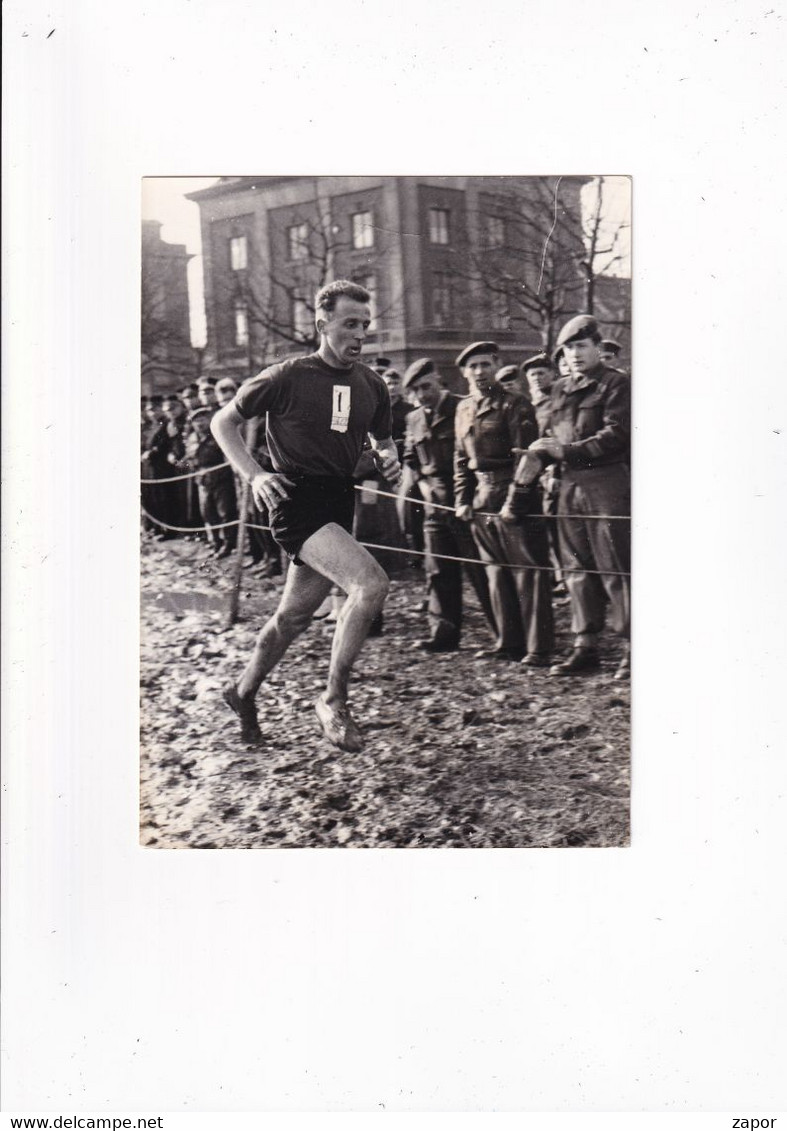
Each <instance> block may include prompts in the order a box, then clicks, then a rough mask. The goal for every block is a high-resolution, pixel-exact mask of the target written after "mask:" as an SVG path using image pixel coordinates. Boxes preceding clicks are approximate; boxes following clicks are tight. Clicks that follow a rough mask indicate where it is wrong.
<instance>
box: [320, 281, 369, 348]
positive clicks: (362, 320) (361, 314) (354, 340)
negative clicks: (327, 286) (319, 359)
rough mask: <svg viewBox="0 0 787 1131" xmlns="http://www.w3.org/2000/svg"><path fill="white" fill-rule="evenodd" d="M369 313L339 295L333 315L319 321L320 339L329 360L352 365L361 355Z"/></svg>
mask: <svg viewBox="0 0 787 1131" xmlns="http://www.w3.org/2000/svg"><path fill="white" fill-rule="evenodd" d="M370 321H371V312H370V310H369V307H368V305H367V304H366V303H365V302H356V301H355V299H352V298H348V297H347V295H340V296H339V299H338V300H337V303H336V306H335V307H334V310H333V314H329V315H328V316H327V317H323V318H321V319H320V321H319V330H320V337H321V339H322V344H323V346H324V347H325V349H326V352H327V353H328V355H329V357H332V358H333V359H335V361H336V362H337V363H339V364H341V365H352V363H353V362H354V361H357V360H358V359H359V357H360V356H361V348H362V346H363V343H364V342H365V341H366V331H367V330H368V329H369V323H370Z"/></svg>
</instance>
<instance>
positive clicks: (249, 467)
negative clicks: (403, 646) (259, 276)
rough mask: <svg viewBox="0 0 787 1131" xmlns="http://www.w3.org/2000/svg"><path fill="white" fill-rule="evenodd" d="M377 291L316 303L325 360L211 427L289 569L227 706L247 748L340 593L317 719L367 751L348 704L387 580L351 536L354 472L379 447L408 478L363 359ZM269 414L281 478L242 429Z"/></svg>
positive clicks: (381, 395)
mask: <svg viewBox="0 0 787 1131" xmlns="http://www.w3.org/2000/svg"><path fill="white" fill-rule="evenodd" d="M369 299H370V296H369V292H368V291H366V290H365V289H364V288H363V287H360V286H358V285H357V284H356V283H351V282H349V281H348V280H346V279H339V280H337V281H336V282H334V283H330V284H328V285H327V286H325V287H323V288H322V289H321V290H320V291H319V292H318V294H317V296H316V299H315V321H316V325H317V330H318V333H319V335H320V346H319V349H318V350H317V352H316V353H313V354H309V355H308V356H306V357H300V358H294V359H291V360H289V361H284V362H281V363H280V364H276V365H271V366H269V367H268V368H267V369H264V370H263V371H262V373H260V374H259V376H257V377H252V378H250V379H249V380H248V381H246V382H244V384H243V385H242V386H241V388H240V389H239V390H238V393H237V395H236V396H235V397H234V398H233V400H231V401H230V403H229V404H227V405H225V407H224V408H222V409H221V410H220V411H219V412H218V413H217V414H216V416H215V417H214V418H213V420H212V422H211V428H212V430H213V434H214V436H215V437H216V440H217V441H218V443H219V445H220V446H221V448H222V450H223V451H224V453H225V455H226V456H227V458H228V459H229V460H230V462H231V463H232V465H233V466H234V467H235V469H236V470H237V472H238V474H239V475H241V476H243V477H244V478H245V479H247V480H248V481H249V483H250V484H251V490H252V494H253V495H254V498H255V500H256V501H257V502H258V503H259V504H260V505H263V506H265V507H267V509H268V513H269V515H270V523H271V528H272V531H273V537H274V538H275V539H276V541H277V542H278V543H279V545H280V546H281V547H282V548H283V549H284V551H285V553H286V554H287V555H288V557H289V558H290V559H291V562H292V566H291V568H290V569H289V570H288V573H287V580H286V582H285V585H284V590H283V593H282V597H281V601H280V602H279V606H278V608H277V610H276V612H275V613H274V614H273V616H272V617H271V618H270V620H269V621H268V622H267V624H265V625H264V627H263V628H262V630H261V632H260V634H259V636H258V638H257V642H256V644H255V647H254V652H253V653H252V656H251V659H250V660H249V663H248V664H247V666H246V669H245V671H244V672H243V674H242V676H241V678H240V680H239V682H238V683H237V685H236V684H228V685H227V687H225V689H224V699H225V701H226V702H227V704H228V705H229V706H230V707H231V708H232V710H233V711H234V712H235V713H236V715H237V716H238V717H239V719H240V722H241V738H242V739H243V741H244V742H259V741H260V739H261V737H262V735H261V732H260V728H259V724H258V720H257V709H256V706H255V696H256V694H257V691H258V689H259V687H260V685H261V684H262V682H263V680H264V679H265V677H266V676H267V675H268V673H269V672H270V671H272V670H273V668H274V667H275V666H276V664H277V663H278V662H279V660H280V659H281V657H282V656H283V655H284V653H285V652H286V650H287V648H288V647H289V646H290V644H291V643H292V642H293V640H295V638H296V637H297V636H299V635H300V633H301V632H303V631H304V629H305V628H307V627H308V625H309V623H310V622H311V618H312V613H313V612H314V611H315V610H316V609H317V608H318V607H319V606H320V605H321V604H322V602H323V600H324V599H325V598H326V597H327V595H328V593H329V592H330V589H331V586H332V585H338V586H339V587H340V588H341V589H343V590H344V591H345V592H346V594H347V600H346V602H345V604H344V606H343V608H342V611H341V613H340V615H339V618H338V620H337V622H336V632H335V635H334V639H333V646H332V649H331V660H330V666H329V669H328V681H327V686H326V690H325V692H324V693H323V694H322V695H321V696H320V697H319V698H318V699H317V702H316V703H315V710H316V712H317V718H318V719H319V722H320V725H321V727H322V729H323V732H324V733H325V736H326V738H328V740H329V741H330V742H332V743H333V744H334V745H335V746H338V747H340V748H341V749H343V750H348V751H357V750H361V749H362V747H363V739H362V736H361V732H360V730H359V728H358V726H357V724H356V722H355V720H354V719H353V717H352V715H351V713H350V710H349V707H348V705H347V695H348V684H349V679H350V672H351V670H352V666H353V663H354V662H355V659H356V657H357V656H358V653H359V652H360V650H361V646H362V645H363V642H364V640H365V639H366V636H367V633H368V631H369V626H370V625H371V623H372V621H373V620H374V618H375V617H376V616H377V614H378V613H379V612H380V610H381V608H382V606H383V602H384V601H385V596H386V593H387V592H388V577H387V575H386V573H385V571H384V570H383V569H382V567H381V566H379V565H378V564H377V562H376V561H375V560H374V558H373V557H372V555H371V554H370V553H369V552H368V551H367V550H365V549H364V547H363V546H361V545H360V544H359V543H358V542H356V540H355V539H354V538H353V536H352V534H351V530H352V523H353V511H354V504H355V490H354V488H355V484H354V480H353V471H354V469H355V466H356V463H357V462H358V459H359V457H360V455H361V451H362V450H363V446H364V443H365V441H366V439H367V437H368V438H369V440H370V442H371V445H372V448H373V450H374V453H375V460H376V462H377V465H378V467H379V469H380V471H381V473H382V474H383V475H384V476H385V478H386V479H387V480H388V482H389V483H390V484H391V485H392V486H394V487H395V486H396V485H397V484H398V483H399V480H400V478H401V468H400V466H399V461H398V459H397V455H396V445H395V444H394V442H393V440H392V438H391V405H390V398H389V396H388V390H387V388H386V386H385V382H384V381H383V380H382V378H381V377H379V376H378V375H377V374H376V373H375V372H374V371H373V370H372V369H370V368H369V367H368V366H366V365H364V364H363V363H362V362H361V360H360V356H361V348H362V346H363V343H364V340H365V338H366V332H367V330H368V328H369V322H370V309H369ZM265 414H267V439H268V447H269V450H270V456H271V460H272V463H273V467H274V471H272V472H269V471H263V470H262V468H261V467H260V466H259V464H258V463H257V462H256V461H255V460H254V458H253V457H252V455H251V453H250V452H249V450H248V449H247V447H246V445H245V443H244V441H243V438H242V433H241V429H242V427H243V425H244V423H245V422H246V421H247V420H250V419H251V418H252V417H254V416H264V415H265Z"/></svg>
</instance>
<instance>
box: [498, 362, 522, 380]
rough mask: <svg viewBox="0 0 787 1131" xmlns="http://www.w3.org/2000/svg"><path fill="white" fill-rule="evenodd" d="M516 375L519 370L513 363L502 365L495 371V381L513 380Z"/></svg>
mask: <svg viewBox="0 0 787 1131" xmlns="http://www.w3.org/2000/svg"><path fill="white" fill-rule="evenodd" d="M518 376H519V370H518V369H517V367H516V366H515V365H504V366H503V368H502V369H498V371H497V373H495V381H501V382H506V381H513V380H514V378H516V377H518Z"/></svg>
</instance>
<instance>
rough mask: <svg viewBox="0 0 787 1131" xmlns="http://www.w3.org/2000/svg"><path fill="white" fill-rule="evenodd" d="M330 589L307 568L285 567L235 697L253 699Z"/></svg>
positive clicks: (328, 583) (327, 582) (307, 625)
mask: <svg viewBox="0 0 787 1131" xmlns="http://www.w3.org/2000/svg"><path fill="white" fill-rule="evenodd" d="M299 556H300V555H299ZM330 589H331V581H330V579H328V578H326V577H324V576H322V575H321V574H319V573H316V572H315V571H314V570H313V569H311V568H310V567H309V566H308V565H301V566H293V565H291V566H290V567H289V569H288V570H287V580H286V581H285V583H284V591H283V592H282V595H281V600H280V601H279V606H278V608H277V609H276V612H275V613H274V614H273V616H272V617H271V618H270V620H268V621H267V622H266V623H265V624H264V625H263V627H262V629H261V630H260V633H259V635H258V637H257V640H256V643H255V645H254V651H253V652H252V654H251V659H250V660H249V662H248V664H247V665H246V668H245V670H244V672H243V675H242V676H241V677H240V680H239V681H238V695H240V697H241V698H242V699H247V698H249V699H251V698H253V697H254V696H255V695H256V693H257V691H258V689H259V686H260V684H261V683H262V681H263V680H264V679H265V677H266V676H267V675H268V673H269V672H271V671H273V669H274V668H275V667H276V665H277V664H278V662H279V660H280V659H281V658H282V656H283V655H284V653H285V652H286V651H287V649H288V648H289V646H290V644H292V642H293V640H295V639H296V638H297V637H298V636H300V634H301V633H302V632H303V631H304V630H305V629H306V628H308V627H309V624H310V623H311V619H312V613H313V612H314V611H315V609H318V608H319V607H320V605H321V604H322V602H323V601H324V600H325V598H326V597H327V596H328V593H329V592H330Z"/></svg>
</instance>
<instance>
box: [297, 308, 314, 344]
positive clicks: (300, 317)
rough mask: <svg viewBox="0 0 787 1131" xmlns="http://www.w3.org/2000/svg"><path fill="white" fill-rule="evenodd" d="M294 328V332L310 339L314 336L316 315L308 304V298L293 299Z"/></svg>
mask: <svg viewBox="0 0 787 1131" xmlns="http://www.w3.org/2000/svg"><path fill="white" fill-rule="evenodd" d="M292 328H293V331H294V333H296V334H299V335H300V336H301V337H302V338H305V339H308V338H312V337H313V336H314V315H313V313H312V312H311V310H310V309H309V307H308V306H307V304H306V299H303V298H294V299H293V300H292Z"/></svg>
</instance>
